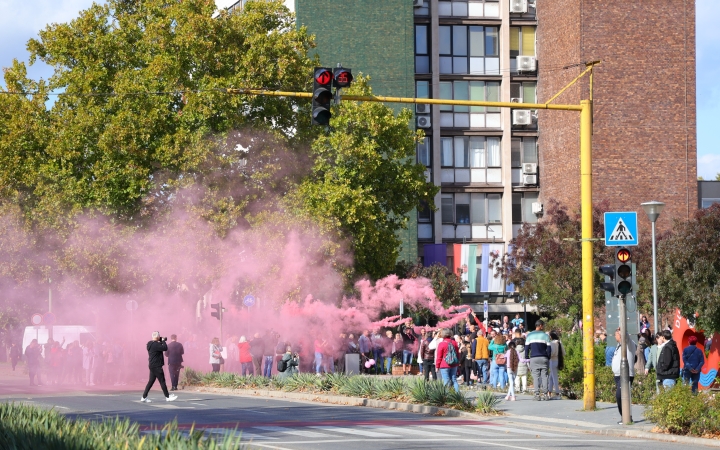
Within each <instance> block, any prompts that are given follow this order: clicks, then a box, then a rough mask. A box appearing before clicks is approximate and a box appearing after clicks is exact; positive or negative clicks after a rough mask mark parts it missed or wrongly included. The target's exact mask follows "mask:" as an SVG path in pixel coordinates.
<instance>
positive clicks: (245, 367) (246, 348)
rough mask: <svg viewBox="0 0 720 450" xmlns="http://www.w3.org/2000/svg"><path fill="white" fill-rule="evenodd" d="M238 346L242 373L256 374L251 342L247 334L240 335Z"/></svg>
mask: <svg viewBox="0 0 720 450" xmlns="http://www.w3.org/2000/svg"><path fill="white" fill-rule="evenodd" d="M237 346H238V351H239V353H240V375H242V376H245V375H254V373H253V363H252V354H251V353H250V343H249V342H248V341H247V339H246V338H245V336H240V340H239V341H238V345H237Z"/></svg>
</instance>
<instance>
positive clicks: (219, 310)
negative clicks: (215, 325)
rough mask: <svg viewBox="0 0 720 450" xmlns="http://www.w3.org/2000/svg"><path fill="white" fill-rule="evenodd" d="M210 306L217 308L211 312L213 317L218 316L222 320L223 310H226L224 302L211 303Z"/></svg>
mask: <svg viewBox="0 0 720 450" xmlns="http://www.w3.org/2000/svg"><path fill="white" fill-rule="evenodd" d="M210 307H211V308H212V309H214V310H215V311H213V312H211V313H210V315H211V316H213V317H216V318H217V320H222V316H223V311H225V308H223V307H222V302H220V303H211V304H210Z"/></svg>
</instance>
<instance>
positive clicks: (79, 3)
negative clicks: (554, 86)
mask: <svg viewBox="0 0 720 450" xmlns="http://www.w3.org/2000/svg"><path fill="white" fill-rule="evenodd" d="M223 1H229V0H223ZM92 3H93V2H92V0H24V1H20V0H0V11H2V12H3V13H2V14H1V15H0V43H2V44H0V67H8V66H9V65H10V64H11V63H12V60H13V58H17V59H19V60H21V61H26V60H27V57H28V55H27V51H26V50H25V43H26V42H27V40H28V39H30V38H31V37H35V36H37V32H38V31H39V30H41V29H42V28H44V27H45V26H46V25H47V24H49V23H53V22H66V21H68V20H71V19H72V18H74V17H76V16H77V13H78V11H80V10H82V9H85V8H87V7H88V6H90V5H91V4H92ZM717 3H718V0H697V1H696V5H697V11H696V17H697V93H698V97H697V125H698V175H699V176H701V177H703V178H705V179H706V180H714V179H715V175H716V174H717V173H720V134H719V133H717V132H716V131H715V130H716V128H717V127H718V125H717V123H718V122H720V27H718V26H717V20H716V19H715V10H716V9H717ZM28 69H29V73H30V76H31V77H33V78H37V77H43V78H47V77H48V76H50V75H51V73H52V71H51V69H49V68H48V67H46V66H42V65H41V64H36V65H35V66H33V67H29V68H28Z"/></svg>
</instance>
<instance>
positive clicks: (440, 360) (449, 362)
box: [435, 328, 460, 392]
mask: <svg viewBox="0 0 720 450" xmlns="http://www.w3.org/2000/svg"><path fill="white" fill-rule="evenodd" d="M440 336H442V338H443V340H442V342H440V343H439V344H438V347H437V350H435V367H436V368H437V369H439V370H440V377H441V378H442V381H443V383H444V384H446V385H450V384H451V383H452V386H453V388H455V392H460V386H458V382H457V369H458V366H459V365H460V356H459V349H458V345H457V342H455V340H454V339H452V332H451V331H450V330H449V329H448V328H443V330H442V333H441V334H440Z"/></svg>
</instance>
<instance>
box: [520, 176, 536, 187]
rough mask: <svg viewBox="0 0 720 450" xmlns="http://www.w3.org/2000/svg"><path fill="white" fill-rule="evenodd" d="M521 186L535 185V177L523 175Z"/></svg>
mask: <svg viewBox="0 0 720 450" xmlns="http://www.w3.org/2000/svg"><path fill="white" fill-rule="evenodd" d="M522 184H524V185H525V186H532V185H536V184H537V175H523V176H522Z"/></svg>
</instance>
